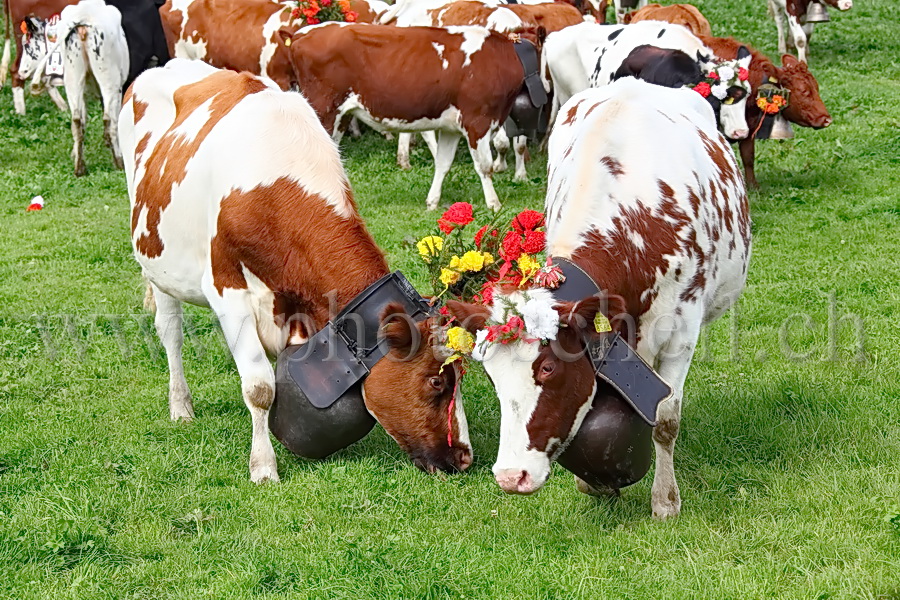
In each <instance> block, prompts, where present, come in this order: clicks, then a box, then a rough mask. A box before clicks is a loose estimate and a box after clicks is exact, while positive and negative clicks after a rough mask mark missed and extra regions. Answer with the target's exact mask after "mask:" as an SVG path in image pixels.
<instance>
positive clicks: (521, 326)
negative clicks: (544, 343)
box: [485, 315, 532, 344]
mask: <svg viewBox="0 0 900 600" xmlns="http://www.w3.org/2000/svg"><path fill="white" fill-rule="evenodd" d="M485 339H487V341H489V342H499V343H501V344H508V343H510V342H515V341H516V340H524V341H526V342H528V341H532V340H530V339H528V338H527V337H525V321H523V320H522V317H520V316H518V315H513V316H511V317H510V318H509V320H508V321H507V322H506V323H503V324H502V325H491V326H490V327H488V328H487V337H486V338H485Z"/></svg>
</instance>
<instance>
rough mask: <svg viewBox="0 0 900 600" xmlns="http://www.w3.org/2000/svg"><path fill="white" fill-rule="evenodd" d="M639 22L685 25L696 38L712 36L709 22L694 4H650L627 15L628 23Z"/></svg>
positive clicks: (626, 20)
mask: <svg viewBox="0 0 900 600" xmlns="http://www.w3.org/2000/svg"><path fill="white" fill-rule="evenodd" d="M639 21H666V22H668V23H674V24H675V25H683V26H684V27H687V28H688V29H690V30H691V33H693V34H694V35H696V36H703V35H706V36H710V35H712V29H711V28H710V26H709V21H707V20H706V17H704V16H703V14H701V12H700V11H699V10H697V7H696V6H694V5H692V4H671V5H669V6H662V5H661V4H648V5H647V6H645V7H644V8H642V9H640V10H636V11H635V12H632V13H628V14H626V15H625V22H626V23H637V22H639Z"/></svg>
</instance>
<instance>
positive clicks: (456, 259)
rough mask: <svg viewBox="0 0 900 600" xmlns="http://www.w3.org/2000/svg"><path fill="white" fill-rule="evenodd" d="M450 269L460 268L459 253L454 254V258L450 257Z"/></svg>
mask: <svg viewBox="0 0 900 600" xmlns="http://www.w3.org/2000/svg"><path fill="white" fill-rule="evenodd" d="M447 267H448V268H450V269H455V270H457V271H458V270H459V257H458V256H457V255H455V254H454V255H453V258H451V259H450V264H449V265H447Z"/></svg>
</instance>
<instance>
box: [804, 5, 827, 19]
mask: <svg viewBox="0 0 900 600" xmlns="http://www.w3.org/2000/svg"><path fill="white" fill-rule="evenodd" d="M830 20H831V17H829V16H828V9H826V8H825V6H824V5H822V4H821V3H819V2H811V3H810V5H809V7H807V9H806V22H807V23H827V22H828V21H830Z"/></svg>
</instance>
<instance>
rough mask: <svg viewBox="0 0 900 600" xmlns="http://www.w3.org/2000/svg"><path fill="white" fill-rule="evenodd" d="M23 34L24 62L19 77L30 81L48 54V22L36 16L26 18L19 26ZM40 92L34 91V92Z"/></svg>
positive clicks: (21, 64) (21, 62)
mask: <svg viewBox="0 0 900 600" xmlns="http://www.w3.org/2000/svg"><path fill="white" fill-rule="evenodd" d="M19 27H20V30H21V32H22V60H21V61H20V62H19V77H21V78H22V79H29V78H31V76H32V75H34V72H35V71H36V70H37V67H38V64H39V63H40V62H41V59H43V58H44V56H46V54H47V21H45V20H44V19H39V18H37V17H34V16H28V17H25V20H24V21H22V22H21V23H20V25H19ZM37 91H38V90H35V89H32V92H35V93H36V92H37Z"/></svg>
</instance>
